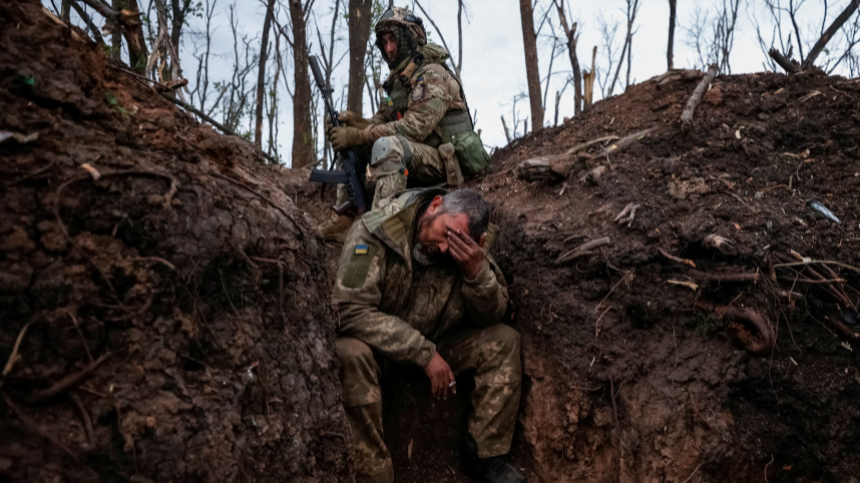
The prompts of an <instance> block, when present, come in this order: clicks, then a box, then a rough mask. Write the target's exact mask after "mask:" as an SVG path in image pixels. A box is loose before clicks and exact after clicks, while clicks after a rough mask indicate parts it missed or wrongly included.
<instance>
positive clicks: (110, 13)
mask: <svg viewBox="0 0 860 483" xmlns="http://www.w3.org/2000/svg"><path fill="white" fill-rule="evenodd" d="M81 1H82V2H84V3H86V4H87V5H89V6H90V7H92V9H93V10H95V11H96V12H98V13H99V14H101V16H103V17H104V18H105V19H107V21H108V22H109V23H112V24H115V26H114V28H120V27H122V34H123V36H124V37H125V41H126V44H127V45H128V64H129V67H131V68H132V70H134V71H135V72H137V73H139V74H142V73H143V71H144V69H145V67H146V60H147V58H148V57H149V53H148V52H147V50H146V38H145V37H144V35H143V23H142V22H141V20H140V17H141V16H142V15H143V13H141V12H140V9H139V8H138V6H137V0H128V3H127V4H126V7H127V8H125V9H123V10H115V9H114V8H113V7H111V6H109V5H108V4H106V3H104V2H103V1H101V0H81Z"/></svg>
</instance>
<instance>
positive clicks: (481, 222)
mask: <svg viewBox="0 0 860 483" xmlns="http://www.w3.org/2000/svg"><path fill="white" fill-rule="evenodd" d="M381 201H382V202H381V203H380V205H382V207H381V208H377V209H375V210H373V211H370V212H368V213H366V214H365V215H364V217H362V219H361V220H359V221H357V222H356V223H354V224H353V226H352V228H351V229H350V230H349V233H348V234H347V236H346V242H345V244H344V246H343V251H342V252H341V256H340V260H339V262H338V273H337V281H336V283H335V288H334V293H333V296H332V299H333V302H334V304H335V306H336V307H337V310H338V315H339V324H338V328H337V335H338V337H337V339H336V341H335V347H336V349H337V355H338V359H339V360H340V380H341V386H342V388H343V405H344V410H345V412H346V415H347V419H348V420H349V424H350V428H351V429H352V437H353V442H354V445H355V456H356V480H357V481H358V482H362V483H363V482H374V483H390V482H391V481H393V480H394V470H393V468H392V464H391V455H390V454H389V452H388V448H386V446H385V443H384V442H383V440H382V392H381V390H380V386H379V373H380V361H381V359H387V360H390V361H393V362H400V363H412V364H415V365H416V366H418V367H421V368H423V369H424V372H425V374H427V376H428V377H429V378H430V383H431V391H432V393H433V395H434V396H436V397H437V398H445V397H447V396H448V395H450V394H455V393H456V382H455V380H454V374H455V373H459V372H461V371H475V390H474V392H473V393H472V405H473V406H474V412H473V413H472V415H471V416H470V418H469V428H468V429H469V431H468V436H467V441H466V445H465V453H464V456H465V458H464V463H465V466H466V467H465V469H466V471H467V472H469V473H471V474H473V475H474V476H475V477H478V478H480V479H482V480H483V481H488V482H493V483H518V482H524V481H525V480H524V479H523V476H522V474H521V473H520V472H519V471H517V470H516V468H514V467H513V466H511V465H510V464H508V463H507V462H506V457H505V455H506V454H507V452H508V451H509V450H510V447H511V440H512V438H513V434H514V425H515V423H516V419H517V410H518V408H519V402H520V377H521V374H520V372H521V370H520V335H519V333H518V332H517V331H515V330H514V329H512V328H511V327H509V326H507V325H505V324H503V323H501V320H502V317H503V316H504V314H505V311H506V310H507V306H508V291H507V286H506V284H505V279H504V277H503V276H502V274H501V272H500V271H499V269H498V267H496V265H495V263H494V262H493V260H492V259H491V258H490V257H489V256H487V255H486V252H487V250H488V249H489V247H490V244H491V243H492V241H493V238H495V235H494V232H495V231H496V230H495V227H492V228H493V229H492V230H489V231H488V227H489V208H488V207H487V204H486V203H485V202H484V200H483V199H481V197H480V195H478V194H477V193H476V192H474V191H472V190H467V189H462V190H457V191H453V192H451V193H447V192H446V191H444V190H442V189H438V188H425V189H421V190H408V191H406V192H404V193H400V194H397V195H395V196H394V197H392V198H390V199H386V200H381Z"/></svg>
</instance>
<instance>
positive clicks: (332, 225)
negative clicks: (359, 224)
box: [319, 213, 355, 243]
mask: <svg viewBox="0 0 860 483" xmlns="http://www.w3.org/2000/svg"><path fill="white" fill-rule="evenodd" d="M354 221H355V220H354V219H353V218H352V217H351V216H347V215H338V214H337V213H334V214H332V215H331V217H330V218H329V219H328V220H326V221H324V222H323V223H322V224H320V226H319V230H320V232H321V233H322V236H323V238H325V241H334V242H338V243H343V241H344V239H345V238H346V232H348V231H349V228H350V227H351V226H352V223H353V222H354Z"/></svg>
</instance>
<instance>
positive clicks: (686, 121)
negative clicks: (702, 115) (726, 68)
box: [681, 64, 719, 129]
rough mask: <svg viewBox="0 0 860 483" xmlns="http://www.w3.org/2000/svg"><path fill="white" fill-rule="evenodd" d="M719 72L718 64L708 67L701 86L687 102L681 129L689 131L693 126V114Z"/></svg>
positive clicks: (682, 115)
mask: <svg viewBox="0 0 860 483" xmlns="http://www.w3.org/2000/svg"><path fill="white" fill-rule="evenodd" d="M718 72H719V68H718V67H717V65H716V64H711V65H710V66H709V67H708V73H707V74H705V77H704V78H703V79H702V81H701V82H699V85H697V86H696V90H694V91H693V95H692V96H690V99H689V100H688V101H687V107H685V108H684V112H682V113H681V128H682V129H689V128H690V127H691V126H692V124H693V114H695V113H696V107H698V105H699V103H700V102H702V96H703V95H704V94H705V91H707V90H708V87H709V86H710V85H711V82H712V81H713V80H714V77H716V76H717V73H718Z"/></svg>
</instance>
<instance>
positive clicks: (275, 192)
mask: <svg viewBox="0 0 860 483" xmlns="http://www.w3.org/2000/svg"><path fill="white" fill-rule="evenodd" d="M41 10H42V8H41V6H40V4H39V3H38V2H36V1H26V2H20V3H19V2H6V3H4V5H3V7H0V45H2V49H0V105H2V106H3V108H2V112H0V171H2V183H0V247H2V248H0V319H2V320H3V323H2V325H0V354H2V355H3V356H2V358H3V359H2V362H0V363H2V364H4V367H5V369H4V371H3V376H4V377H3V378H2V382H0V385H2V389H0V392H1V393H2V399H3V402H2V403H0V475H1V476H0V479H3V480H7V481H8V480H12V481H128V480H133V481H273V480H277V481H307V480H313V481H344V480H348V479H349V478H350V474H351V467H352V460H351V458H352V455H351V451H350V449H349V445H348V444H344V441H346V440H348V438H349V430H348V427H347V425H346V421H345V418H344V414H343V411H342V407H341V403H340V385H339V382H338V376H337V362H336V358H335V356H334V346H333V343H332V340H333V335H334V324H335V317H334V314H333V313H332V311H331V309H330V306H329V304H327V303H325V300H327V299H328V297H329V293H330V287H331V282H332V280H331V274H330V271H329V267H328V254H327V250H326V248H325V245H324V244H323V243H322V239H321V237H320V236H319V234H318V232H317V231H316V230H315V228H314V227H313V220H311V219H310V218H308V217H307V216H306V215H305V214H304V213H303V212H302V211H300V210H298V209H297V208H296V207H295V205H294V204H293V202H292V201H291V200H290V198H289V195H290V194H292V193H291V192H290V191H289V190H288V189H287V188H286V187H287V186H288V183H286V182H285V181H284V179H285V176H284V173H283V170H279V169H274V168H273V169H270V168H267V167H265V166H263V165H262V163H261V159H260V158H261V156H260V153H259V152H257V151H255V150H254V149H252V148H251V147H250V145H248V144H247V143H245V142H243V141H241V140H238V139H235V138H230V137H224V136H221V135H219V134H217V133H215V132H213V131H212V130H211V129H210V128H208V127H205V126H201V125H199V124H198V123H197V122H195V121H194V120H193V119H191V118H190V117H189V116H188V115H186V114H185V113H184V112H183V111H181V110H179V109H177V108H175V107H174V106H173V105H172V104H171V103H170V102H168V101H167V100H165V99H164V98H162V97H161V96H160V95H158V94H157V93H156V92H154V91H153V90H152V89H151V88H150V87H148V86H147V85H145V84H144V83H141V82H139V81H138V80H137V79H135V78H134V77H133V76H131V75H129V74H127V73H124V72H122V71H121V70H120V69H118V68H117V66H114V65H111V64H109V61H108V60H107V59H106V58H105V56H104V55H103V53H101V52H99V51H98V49H97V48H96V46H94V45H87V44H86V43H84V42H83V41H81V40H79V39H78V38H76V35H75V34H74V32H73V31H70V30H69V29H68V28H66V27H63V26H60V25H57V24H56V23H54V22H52V21H51V20H50V19H49V18H48V17H47V16H45V15H44V14H43V13H42V11H41ZM81 37H82V36H81ZM6 133H15V134H19V136H16V137H13V138H8V135H7V134H6ZM34 133H37V134H38V138H37V139H32V137H29V138H28V137H27V135H31V134H34ZM286 179H289V177H286ZM7 361H8V362H7Z"/></svg>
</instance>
